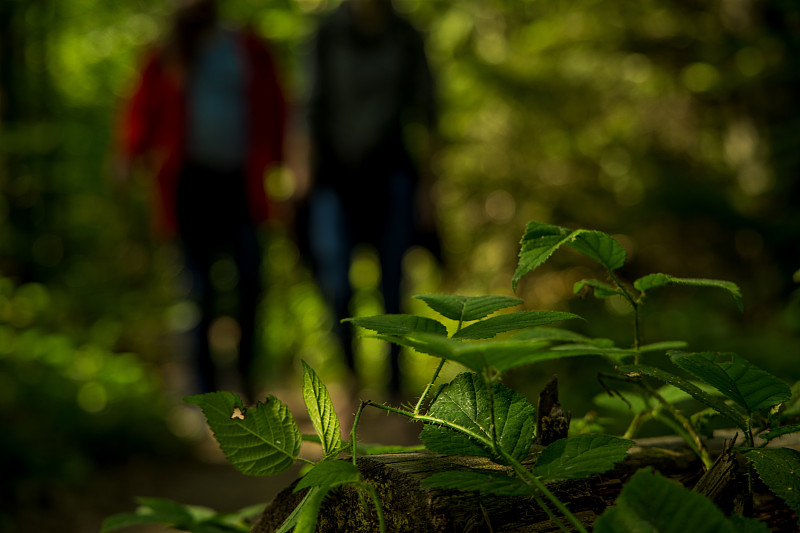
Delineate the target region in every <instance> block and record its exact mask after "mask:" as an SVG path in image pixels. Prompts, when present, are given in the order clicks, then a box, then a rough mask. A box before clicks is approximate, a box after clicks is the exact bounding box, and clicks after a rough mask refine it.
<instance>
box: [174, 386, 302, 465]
mask: <svg viewBox="0 0 800 533" xmlns="http://www.w3.org/2000/svg"><path fill="white" fill-rule="evenodd" d="M184 400H185V401H186V402H188V403H191V404H194V405H197V406H199V407H200V408H201V409H202V410H203V414H205V415H206V420H207V421H208V425H209V426H210V427H211V430H212V431H213V432H214V436H215V437H216V439H217V442H219V445H220V448H222V451H223V453H224V454H225V457H227V458H228V460H229V461H230V462H231V464H233V466H235V467H236V468H237V469H239V470H240V471H241V472H243V473H245V474H248V475H253V476H269V475H273V474H277V473H279V472H283V471H284V470H286V469H287V468H289V467H290V466H291V465H292V463H293V462H294V461H295V459H297V456H298V454H299V453H300V444H301V441H302V435H301V434H300V430H299V429H298V428H297V424H296V423H295V421H294V418H293V417H292V414H291V413H290V412H289V409H288V408H287V407H286V405H285V404H284V403H282V402H281V401H280V400H278V399H277V398H275V397H274V396H272V395H270V396H268V397H267V399H266V403H262V402H259V403H258V404H256V406H255V407H251V408H249V409H246V410H245V408H244V407H243V405H242V401H241V399H240V398H239V396H238V395H236V394H233V393H230V392H209V393H207V394H198V395H195V396H188V397H186V398H184Z"/></svg>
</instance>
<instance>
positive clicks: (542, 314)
mask: <svg viewBox="0 0 800 533" xmlns="http://www.w3.org/2000/svg"><path fill="white" fill-rule="evenodd" d="M573 318H581V317H579V316H578V315H574V314H572V313H564V312H560V311H520V312H517V313H508V314H505V315H499V316H493V317H489V318H485V319H483V320H481V321H480V322H475V323H473V324H470V325H469V326H466V327H464V328H462V329H460V330H458V331H457V332H455V333H454V334H453V338H454V339H490V338H492V337H494V336H495V335H497V334H498V333H505V332H506V331H514V330H518V329H525V328H532V327H536V326H543V325H545V324H552V323H553V322H559V321H561V320H571V319H573Z"/></svg>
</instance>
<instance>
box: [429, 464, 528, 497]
mask: <svg viewBox="0 0 800 533" xmlns="http://www.w3.org/2000/svg"><path fill="white" fill-rule="evenodd" d="M421 486H422V488H424V489H440V490H442V489H443V490H460V491H465V492H481V493H484V494H494V495H495V496H528V495H530V494H533V493H534V492H535V490H536V489H534V487H533V486H531V485H527V484H526V483H525V482H524V481H522V480H521V479H519V478H516V477H510V476H507V475H505V474H503V473H502V472H496V473H488V472H475V471H470V470H452V471H450V472H438V473H436V474H433V475H432V476H430V477H427V478H425V479H424V480H423V481H422V484H421Z"/></svg>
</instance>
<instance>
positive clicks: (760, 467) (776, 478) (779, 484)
mask: <svg viewBox="0 0 800 533" xmlns="http://www.w3.org/2000/svg"><path fill="white" fill-rule="evenodd" d="M744 455H745V457H747V458H748V459H750V461H752V462H753V465H754V466H755V467H756V471H757V472H758V476H759V477H760V478H761V479H762V480H763V481H764V483H766V484H767V487H769V490H771V491H772V492H773V493H774V494H775V495H776V496H779V497H780V498H782V499H783V501H785V502H786V505H788V506H789V508H790V509H791V510H792V511H794V512H795V513H796V514H797V516H799V517H800V452H798V451H797V450H793V449H791V448H758V449H755V450H750V451H746V452H744Z"/></svg>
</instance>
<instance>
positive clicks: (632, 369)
mask: <svg viewBox="0 0 800 533" xmlns="http://www.w3.org/2000/svg"><path fill="white" fill-rule="evenodd" d="M620 371H622V372H624V373H626V374H629V375H630V376H632V377H634V376H637V375H644V376H649V377H652V378H656V379H658V380H660V381H663V382H664V383H667V384H668V385H672V386H673V387H677V388H679V389H681V390H682V391H684V392H686V393H687V394H689V395H691V396H692V398H694V399H695V400H697V401H699V402H701V403H703V404H705V405H707V406H708V407H711V408H712V409H714V410H715V411H717V412H718V413H719V414H721V415H724V416H726V417H728V418H729V419H730V420H731V422H733V423H734V424H736V425H737V426H738V427H739V428H741V429H742V430H743V431H747V430H748V424H747V418H746V413H744V412H742V411H741V410H740V409H737V408H736V407H735V406H731V405H728V404H727V403H725V402H724V401H723V399H722V398H718V397H715V396H712V395H711V394H709V393H708V392H706V391H704V390H702V389H701V388H700V387H698V386H697V385H695V384H694V383H692V382H691V381H690V380H688V379H684V378H682V377H679V376H676V375H675V374H672V373H670V372H667V371H666V370H661V369H660V368H655V367H651V366H647V365H626V366H623V367H620Z"/></svg>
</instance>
